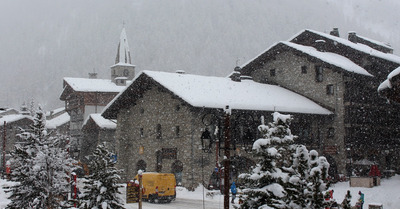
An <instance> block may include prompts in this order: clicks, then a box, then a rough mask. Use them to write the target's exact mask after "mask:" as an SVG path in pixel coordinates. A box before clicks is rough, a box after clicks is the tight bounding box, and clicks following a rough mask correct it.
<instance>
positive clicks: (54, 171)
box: [7, 108, 73, 208]
mask: <svg viewBox="0 0 400 209" xmlns="http://www.w3.org/2000/svg"><path fill="white" fill-rule="evenodd" d="M19 136H20V137H21V140H22V142H23V143H21V144H19V145H17V146H16V149H15V151H14V152H13V153H12V162H13V164H14V166H15V169H14V170H13V172H12V175H11V178H12V180H13V181H16V182H19V184H16V185H15V186H13V187H11V189H10V190H9V192H11V195H10V199H11V203H10V204H9V205H7V208H59V207H61V206H62V205H63V201H62V200H61V199H60V197H62V196H63V195H64V194H66V193H67V192H68V188H69V186H68V185H69V183H68V181H67V177H68V176H67V173H69V172H71V171H72V168H73V167H72V164H73V160H72V159H71V158H69V156H68V153H67V152H65V151H64V150H62V149H61V148H59V147H58V146H57V142H58V140H57V138H51V137H49V136H48V135H47V131H46V129H45V116H44V113H43V111H42V110H41V109H40V108H39V110H38V111H37V112H36V115H35V118H34V124H33V125H32V127H31V130H25V131H23V133H22V134H20V135H19Z"/></svg>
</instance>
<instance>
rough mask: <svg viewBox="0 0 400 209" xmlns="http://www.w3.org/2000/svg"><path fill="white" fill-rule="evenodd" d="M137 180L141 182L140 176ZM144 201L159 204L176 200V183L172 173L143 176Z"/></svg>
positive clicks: (145, 174) (146, 173)
mask: <svg viewBox="0 0 400 209" xmlns="http://www.w3.org/2000/svg"><path fill="white" fill-rule="evenodd" d="M135 180H139V178H138V175H136V176H135ZM142 182H143V196H142V198H143V200H145V201H149V202H155V203H158V202H160V201H164V202H171V201H172V200H175V198H176V181H175V175H174V174H172V173H153V172H145V173H143V175H142Z"/></svg>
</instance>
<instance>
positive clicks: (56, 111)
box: [46, 107, 65, 116]
mask: <svg viewBox="0 0 400 209" xmlns="http://www.w3.org/2000/svg"><path fill="white" fill-rule="evenodd" d="M64 110H65V107H60V108H57V109H54V110H52V111H47V112H46V116H50V115H55V114H58V113H60V112H62V111H64Z"/></svg>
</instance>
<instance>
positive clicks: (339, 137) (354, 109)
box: [241, 30, 400, 175]
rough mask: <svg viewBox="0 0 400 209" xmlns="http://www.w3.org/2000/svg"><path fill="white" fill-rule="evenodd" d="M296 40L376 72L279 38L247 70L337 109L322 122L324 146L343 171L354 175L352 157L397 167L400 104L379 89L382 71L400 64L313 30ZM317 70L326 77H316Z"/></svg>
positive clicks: (257, 77) (261, 79)
mask: <svg viewBox="0 0 400 209" xmlns="http://www.w3.org/2000/svg"><path fill="white" fill-rule="evenodd" d="M291 41H292V42H294V43H297V44H301V45H306V46H312V47H314V48H316V49H317V50H319V51H320V52H330V53H335V54H337V55H340V56H343V57H346V58H347V59H349V60H351V61H352V62H353V63H355V64H357V65H359V66H360V67H362V68H364V69H365V70H367V71H368V72H369V73H370V74H372V75H373V76H365V75H361V74H357V73H354V72H349V71H346V70H345V69H341V68H340V67H337V66H335V65H333V64H330V63H329V62H326V61H321V60H320V59H318V58H317V57H314V56H310V55H307V54H306V53H303V52H301V51H298V50H293V49H291V48H288V47H284V46H281V45H279V44H278V45H276V46H274V47H272V48H271V49H270V50H268V51H266V52H265V53H263V54H262V55H260V56H259V57H258V58H256V59H255V60H253V61H251V62H250V63H248V64H247V65H246V66H243V68H242V70H241V72H242V74H243V75H249V76H252V77H253V78H254V80H255V81H257V82H262V83H271V84H276V85H280V86H282V87H284V88H287V89H289V90H291V91H294V92H296V93H299V94H301V95H303V96H306V97H308V98H310V99H312V100H314V101H315V102H317V103H319V104H321V105H322V106H324V107H326V108H328V109H330V110H332V111H333V112H334V116H333V117H332V118H331V121H329V120H328V121H327V122H328V124H325V125H322V126H321V127H322V129H324V130H325V131H327V132H326V133H325V134H324V133H322V135H321V150H320V152H321V153H322V154H323V155H325V156H328V161H330V163H331V164H332V162H333V163H335V164H337V167H338V172H339V173H342V174H347V175H350V170H351V167H352V162H353V161H355V160H360V159H369V160H371V161H374V162H376V163H378V165H379V166H380V169H382V170H385V169H389V170H391V169H395V170H396V169H397V168H398V165H400V159H399V158H400V157H399V155H398V154H397V153H399V151H400V144H399V143H398V141H399V138H398V136H399V135H400V129H399V127H398V126H397V125H396V122H395V121H396V120H397V121H398V120H400V116H399V115H398V114H391V112H398V111H399V108H398V107H396V106H394V105H390V104H387V102H385V99H383V98H380V97H379V96H378V93H377V88H378V85H379V84H380V82H381V81H382V78H384V77H383V76H384V75H386V74H387V73H388V72H390V71H391V70H390V69H394V68H396V67H397V66H398V65H399V64H398V63H396V62H394V61H393V60H395V58H394V57H393V55H384V54H379V53H376V54H379V56H376V57H373V56H374V55H370V54H368V53H365V52H363V51H360V50H358V48H357V46H353V45H352V44H354V43H352V42H348V41H347V40H339V38H338V37H330V36H329V35H327V34H325V35H323V34H322V33H319V32H313V31H308V30H306V31H304V32H303V33H300V34H299V35H298V36H296V37H295V38H293V39H292V40H291ZM318 44H322V46H321V45H318ZM346 44H348V45H346ZM371 50H372V49H371ZM385 58H387V59H390V60H385ZM398 60H400V59H398ZM317 68H320V69H321V70H317ZM317 71H319V72H321V77H320V79H321V81H317V80H318V79H319V78H317V77H318V76H317ZM321 124H324V123H321ZM317 134H318V133H317ZM331 157H333V159H331Z"/></svg>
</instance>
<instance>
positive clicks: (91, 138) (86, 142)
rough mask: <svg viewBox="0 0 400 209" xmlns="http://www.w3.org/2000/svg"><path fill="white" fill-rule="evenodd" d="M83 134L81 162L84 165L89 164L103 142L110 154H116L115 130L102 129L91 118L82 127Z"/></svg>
mask: <svg viewBox="0 0 400 209" xmlns="http://www.w3.org/2000/svg"><path fill="white" fill-rule="evenodd" d="M82 133H83V140H82V144H81V154H80V161H81V162H82V163H84V164H89V163H90V159H91V155H92V154H93V151H94V150H95V149H96V147H97V145H99V144H100V143H103V142H105V144H106V147H107V149H108V150H109V151H110V152H113V153H116V147H115V129H111V128H101V127H99V125H97V124H96V122H95V121H93V119H92V118H89V119H88V121H87V122H86V124H85V125H84V126H83V127H82Z"/></svg>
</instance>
